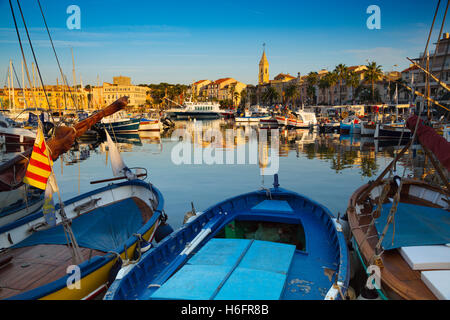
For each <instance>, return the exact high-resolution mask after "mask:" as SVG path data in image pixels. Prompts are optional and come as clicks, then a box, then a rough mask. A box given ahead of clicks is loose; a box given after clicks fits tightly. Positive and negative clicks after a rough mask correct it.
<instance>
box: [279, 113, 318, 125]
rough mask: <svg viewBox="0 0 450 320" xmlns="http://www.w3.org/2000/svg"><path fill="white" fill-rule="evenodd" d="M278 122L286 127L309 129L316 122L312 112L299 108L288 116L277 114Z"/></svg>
mask: <svg viewBox="0 0 450 320" xmlns="http://www.w3.org/2000/svg"><path fill="white" fill-rule="evenodd" d="M276 119H277V121H278V124H279V125H281V126H286V127H288V128H296V129H309V128H311V127H312V126H314V125H316V124H317V119H316V115H315V113H313V112H305V111H303V110H299V111H298V112H292V113H291V114H289V116H281V115H279V116H277V117H276Z"/></svg>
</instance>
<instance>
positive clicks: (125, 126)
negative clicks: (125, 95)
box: [101, 114, 141, 134]
mask: <svg viewBox="0 0 450 320" xmlns="http://www.w3.org/2000/svg"><path fill="white" fill-rule="evenodd" d="M140 124H141V119H138V118H128V117H125V116H121V115H120V114H119V115H117V114H114V115H113V116H110V117H106V118H103V119H102V121H101V125H102V126H104V128H105V129H106V130H107V131H108V132H109V133H111V134H114V133H136V132H138V130H139V126H140Z"/></svg>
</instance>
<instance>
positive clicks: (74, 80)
mask: <svg viewBox="0 0 450 320" xmlns="http://www.w3.org/2000/svg"><path fill="white" fill-rule="evenodd" d="M71 51H72V77H73V87H74V91H75V92H77V91H78V90H77V78H76V76H75V58H74V57H73V48H71ZM75 99H77V95H76V94H75ZM74 103H75V101H74ZM73 108H74V109H76V108H77V107H76V105H75V104H74V106H73Z"/></svg>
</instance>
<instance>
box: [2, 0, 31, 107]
mask: <svg viewBox="0 0 450 320" xmlns="http://www.w3.org/2000/svg"><path fill="white" fill-rule="evenodd" d="M9 6H10V8H11V14H12V17H13V20H14V26H15V28H16V34H17V38H18V40H19V46H20V51H21V53H22V58H23V62H24V66H25V70H26V73H27V80H28V84H29V85H30V88H32V87H33V84H32V83H31V78H30V72H29V71H28V65H27V59H26V58H25V53H24V51H23V45H22V39H21V38H20V33H19V28H18V26H17V21H16V15H15V14H14V8H13V5H12V2H11V0H9ZM8 70H9V69H8ZM31 93H32V98H33V102H34V105H35V107H36V108H37V106H38V104H37V101H36V96H35V94H34V90H32V91H31Z"/></svg>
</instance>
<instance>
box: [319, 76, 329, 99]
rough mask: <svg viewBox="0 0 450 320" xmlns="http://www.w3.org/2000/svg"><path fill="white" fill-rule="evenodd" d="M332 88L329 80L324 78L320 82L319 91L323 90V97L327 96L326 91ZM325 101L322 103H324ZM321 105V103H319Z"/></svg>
mask: <svg viewBox="0 0 450 320" xmlns="http://www.w3.org/2000/svg"><path fill="white" fill-rule="evenodd" d="M329 88H330V83H329V82H328V78H327V77H326V76H323V77H322V78H320V80H319V89H320V90H322V95H323V96H325V91H326V90H327V89H329ZM324 102H325V101H323V102H322V103H324ZM319 103H320V102H319Z"/></svg>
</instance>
